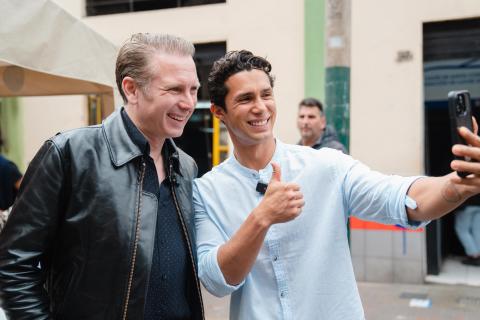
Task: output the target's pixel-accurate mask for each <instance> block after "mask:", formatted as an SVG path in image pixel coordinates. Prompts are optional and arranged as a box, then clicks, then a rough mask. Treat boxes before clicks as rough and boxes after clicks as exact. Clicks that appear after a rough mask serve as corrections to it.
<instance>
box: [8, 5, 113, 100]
mask: <svg viewBox="0 0 480 320" xmlns="http://www.w3.org/2000/svg"><path fill="white" fill-rule="evenodd" d="M0 15H1V19H0V97H11V96H43V95H68V94H106V95H113V91H112V89H113V88H115V74H114V72H115V59H116V55H117V50H118V49H117V47H116V46H115V45H114V44H112V43H111V42H109V41H108V40H107V39H105V38H104V37H102V36H101V35H99V34H98V33H96V32H95V31H93V30H92V29H90V28H89V27H88V26H87V25H85V24H84V23H83V22H82V21H80V20H78V19H77V18H75V17H73V16H72V15H70V14H69V13H68V12H66V11H65V10H63V9H62V8H61V7H59V6H58V5H57V4H55V3H54V2H52V1H50V0H0Z"/></svg>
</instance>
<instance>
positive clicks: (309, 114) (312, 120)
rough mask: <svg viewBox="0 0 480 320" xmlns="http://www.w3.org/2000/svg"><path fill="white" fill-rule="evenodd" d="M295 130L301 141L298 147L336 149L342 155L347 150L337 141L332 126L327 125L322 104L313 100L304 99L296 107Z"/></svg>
mask: <svg viewBox="0 0 480 320" xmlns="http://www.w3.org/2000/svg"><path fill="white" fill-rule="evenodd" d="M297 128H298V130H299V131H300V136H301V139H300V141H299V142H298V144H299V145H302V146H309V147H312V148H314V149H320V148H323V147H327V148H332V149H337V150H340V151H342V152H343V153H347V150H346V149H345V147H344V146H343V144H342V143H341V142H340V141H339V140H338V137H337V133H336V132H335V129H334V128H333V127H332V126H329V125H327V119H326V117H325V114H324V113H323V105H322V103H321V102H320V101H319V100H317V99H315V98H305V99H303V100H302V101H300V104H299V105H298V117H297Z"/></svg>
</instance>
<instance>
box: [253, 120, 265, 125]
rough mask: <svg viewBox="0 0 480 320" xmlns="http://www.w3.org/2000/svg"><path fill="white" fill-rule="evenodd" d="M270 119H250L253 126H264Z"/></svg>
mask: <svg viewBox="0 0 480 320" xmlns="http://www.w3.org/2000/svg"><path fill="white" fill-rule="evenodd" d="M267 121H268V120H259V121H249V123H250V124H251V125H252V126H264V125H266V124H267Z"/></svg>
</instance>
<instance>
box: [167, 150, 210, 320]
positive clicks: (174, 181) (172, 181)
mask: <svg viewBox="0 0 480 320" xmlns="http://www.w3.org/2000/svg"><path fill="white" fill-rule="evenodd" d="M169 162H170V163H169V168H168V171H169V173H168V176H169V178H170V189H171V190H172V196H173V202H174V203H175V208H176V209H177V210H176V211H177V215H178V218H179V219H180V223H181V225H182V229H183V233H184V235H185V240H186V242H187V247H188V252H189V254H190V261H192V267H193V274H194V276H195V284H196V287H197V292H198V298H199V299H200V310H201V311H202V319H205V315H204V311H203V299H202V293H201V290H200V283H199V282H198V281H199V280H198V276H197V268H195V263H194V262H195V259H193V254H192V245H191V244H190V239H189V237H188V233H187V228H186V227H185V222H184V221H183V216H182V213H181V210H180V206H179V205H178V201H177V194H176V193H175V187H174V186H175V185H176V184H177V178H176V176H175V174H174V173H173V165H172V160H171V159H170V161H169Z"/></svg>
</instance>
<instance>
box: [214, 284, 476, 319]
mask: <svg viewBox="0 0 480 320" xmlns="http://www.w3.org/2000/svg"><path fill="white" fill-rule="evenodd" d="M358 287H359V290H360V296H361V298H362V302H363V306H364V309H365V316H366V319H367V320H478V319H480V287H466V286H455V285H404V284H384V283H367V282H359V283H358ZM412 299H413V300H412ZM410 304H412V306H410ZM415 305H417V306H415ZM205 307H206V315H207V320H224V319H228V298H223V299H218V298H215V297H213V296H211V295H209V294H208V293H205ZM345 320H348V319H345Z"/></svg>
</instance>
